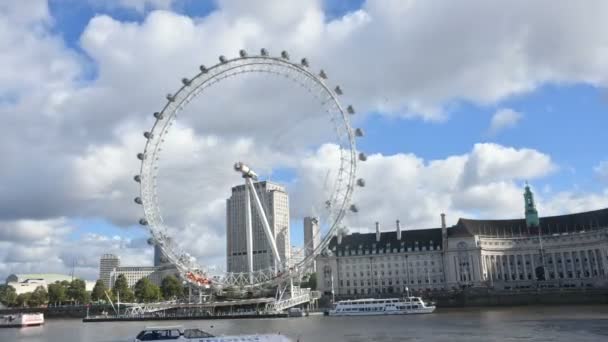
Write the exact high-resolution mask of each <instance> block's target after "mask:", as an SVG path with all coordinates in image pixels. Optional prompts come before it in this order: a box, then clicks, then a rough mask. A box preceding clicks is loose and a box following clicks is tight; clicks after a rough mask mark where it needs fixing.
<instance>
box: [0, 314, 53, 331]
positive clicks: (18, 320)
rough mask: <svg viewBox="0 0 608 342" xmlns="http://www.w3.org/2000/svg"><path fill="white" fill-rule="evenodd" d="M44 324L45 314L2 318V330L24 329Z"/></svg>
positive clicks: (0, 325) (0, 318) (15, 315)
mask: <svg viewBox="0 0 608 342" xmlns="http://www.w3.org/2000/svg"><path fill="white" fill-rule="evenodd" d="M43 324H44V314H41V313H18V314H13V315H6V316H0V328H23V327H33V326H38V325H43Z"/></svg>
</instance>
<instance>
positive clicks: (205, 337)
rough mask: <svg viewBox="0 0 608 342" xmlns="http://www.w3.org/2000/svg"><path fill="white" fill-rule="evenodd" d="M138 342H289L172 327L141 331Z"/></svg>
mask: <svg viewBox="0 0 608 342" xmlns="http://www.w3.org/2000/svg"><path fill="white" fill-rule="evenodd" d="M140 341H197V342H238V341H256V342H290V341H291V340H290V339H288V338H287V337H286V336H283V335H276V334H275V335H230V336H214V335H211V334H209V333H207V332H204V331H202V330H199V329H183V328H182V327H181V326H174V327H149V328H145V329H144V330H142V331H141V332H140V333H139V334H137V337H135V342H140Z"/></svg>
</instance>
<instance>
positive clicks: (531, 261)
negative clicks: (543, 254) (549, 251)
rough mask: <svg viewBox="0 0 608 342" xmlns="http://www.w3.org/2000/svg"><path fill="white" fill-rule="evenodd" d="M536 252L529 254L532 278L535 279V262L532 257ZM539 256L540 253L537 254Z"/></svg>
mask: <svg viewBox="0 0 608 342" xmlns="http://www.w3.org/2000/svg"><path fill="white" fill-rule="evenodd" d="M535 257H536V254H530V266H531V267H532V279H534V280H536V264H535V263H534V258H535ZM538 257H539V258H540V253H539V254H538Z"/></svg>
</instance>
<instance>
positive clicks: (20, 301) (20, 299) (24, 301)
mask: <svg viewBox="0 0 608 342" xmlns="http://www.w3.org/2000/svg"><path fill="white" fill-rule="evenodd" d="M31 297H32V293H31V292H28V293H22V294H20V295H18V296H17V299H16V300H15V304H16V306H19V307H22V308H24V307H26V306H29V303H30V299H31Z"/></svg>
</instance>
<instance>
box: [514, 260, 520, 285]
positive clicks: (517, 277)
mask: <svg viewBox="0 0 608 342" xmlns="http://www.w3.org/2000/svg"><path fill="white" fill-rule="evenodd" d="M518 259H519V255H518V254H515V255H513V267H514V268H515V280H516V281H519V267H518V266H517V261H519V260H518Z"/></svg>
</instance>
